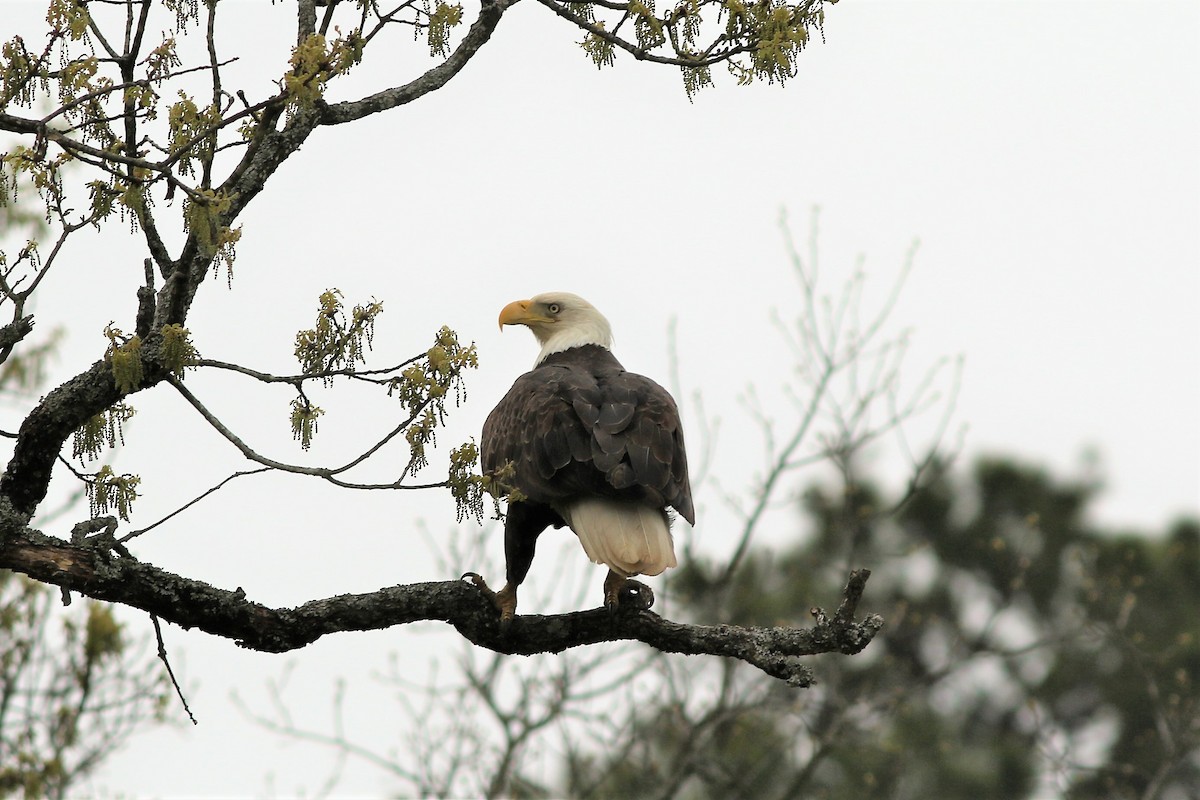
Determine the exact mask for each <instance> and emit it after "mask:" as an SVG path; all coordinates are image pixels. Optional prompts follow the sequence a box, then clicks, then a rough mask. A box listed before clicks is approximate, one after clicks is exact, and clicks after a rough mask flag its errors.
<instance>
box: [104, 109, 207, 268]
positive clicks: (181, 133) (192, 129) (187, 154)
mask: <svg viewBox="0 0 1200 800" xmlns="http://www.w3.org/2000/svg"><path fill="white" fill-rule="evenodd" d="M146 91H147V90H142V91H139V92H137V94H136V99H137V100H139V101H142V102H147V101H149V100H150V99H151V98H152V97H153V95H152V94H150V95H147V94H146ZM126 97H127V98H129V97H130V95H129V94H128V92H127V94H126ZM167 122H168V124H169V125H170V139H169V140H168V143H169V145H170V149H171V152H173V153H179V154H180V155H179V159H178V161H177V162H176V163H177V164H178V168H177V169H178V171H179V174H180V175H194V174H195V165H196V164H197V163H204V162H205V161H207V160H209V159H210V158H211V157H212V155H213V152H214V150H215V148H216V138H215V135H214V134H215V132H216V130H217V126H218V125H219V124H220V122H221V109H220V108H219V107H218V106H216V105H214V104H212V103H210V104H208V105H207V106H204V107H203V108H200V107H198V106H197V105H196V101H195V100H193V99H192V98H191V97H189V96H188V95H187V94H185V93H184V92H183V91H180V92H179V101H178V102H176V103H174V104H172V105H171V107H170V109H168V111H167ZM206 197H207V198H213V197H214V195H212V193H211V192H210V193H208V194H207V195H206ZM213 205H217V204H216V203H213ZM224 206H225V207H224V209H222V210H223V211H224V210H228V202H225V203H224ZM189 222H190V221H189ZM206 244H208V243H207V242H204V243H202V246H205V245H206Z"/></svg>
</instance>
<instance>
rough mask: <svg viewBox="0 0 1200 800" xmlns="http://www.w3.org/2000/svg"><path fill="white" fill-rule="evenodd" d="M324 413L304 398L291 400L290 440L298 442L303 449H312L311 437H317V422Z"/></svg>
mask: <svg viewBox="0 0 1200 800" xmlns="http://www.w3.org/2000/svg"><path fill="white" fill-rule="evenodd" d="M324 413H325V412H324V411H323V410H322V409H320V408H318V407H317V406H314V405H312V404H311V403H309V402H308V399H307V398H305V397H297V398H295V399H293V400H292V416H291V419H292V438H294V439H295V440H296V441H298V442H299V443H300V447H302V448H303V449H305V450H307V449H308V448H310V447H312V440H313V437H314V436H316V435H317V420H318V419H319V418H320V417H321V416H322V415H323V414H324Z"/></svg>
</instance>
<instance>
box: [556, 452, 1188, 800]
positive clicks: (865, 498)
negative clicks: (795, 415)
mask: <svg viewBox="0 0 1200 800" xmlns="http://www.w3.org/2000/svg"><path fill="white" fill-rule="evenodd" d="M939 475H940V477H938V479H937V480H936V481H934V482H933V483H932V484H931V485H929V486H928V487H927V488H924V489H922V490H921V491H919V492H917V493H915V494H913V495H912V496H911V497H908V498H906V501H905V502H902V503H898V501H895V500H891V501H889V500H888V498H886V496H885V493H884V492H882V491H881V490H880V489H878V488H877V487H875V486H872V485H870V484H868V483H863V482H859V481H857V480H855V479H853V477H850V472H849V470H847V471H846V480H845V482H844V484H843V485H842V487H841V488H840V490H836V491H835V490H830V489H828V488H824V489H816V488H814V489H812V490H810V491H808V492H807V493H806V494H805V495H804V499H803V513H804V518H805V522H804V526H803V530H804V535H803V537H802V538H801V539H800V541H799V542H798V543H797V544H796V545H795V546H794V547H792V548H790V549H788V550H785V551H781V552H772V551H770V550H767V549H765V548H761V547H760V548H757V549H755V550H753V551H752V552H751V554H750V555H749V556H748V557H747V558H746V559H745V560H744V561H743V563H742V564H741V565H740V567H739V568H738V569H737V571H736V572H734V573H733V574H731V575H725V574H724V573H722V572H721V571H720V570H719V569H718V568H717V566H716V565H714V564H713V563H709V562H704V561H695V560H693V561H691V562H690V563H687V564H685V565H683V566H682V567H681V568H680V569H679V571H678V573H677V575H676V576H675V577H674V580H673V582H672V589H673V592H674V594H675V603H676V605H675V606H674V607H675V609H676V613H677V614H679V613H680V612H681V611H683V609H685V608H686V609H690V610H691V612H692V613H694V614H695V615H696V616H697V617H699V618H707V619H714V618H715V619H723V620H726V621H728V622H730V623H736V624H741V625H777V624H793V625H794V624H803V623H804V622H805V621H806V620H805V617H806V616H807V613H808V607H809V604H810V603H811V602H812V598H818V597H828V596H830V595H831V594H832V595H836V593H837V591H838V590H839V588H840V583H841V581H843V580H844V576H845V574H846V570H845V567H846V566H851V565H853V566H866V567H869V568H871V569H872V570H873V571H874V573H873V575H872V578H871V583H870V585H869V587H868V590H867V595H866V599H865V606H866V610H868V611H872V612H877V613H881V614H882V615H883V616H884V618H885V619H886V620H887V627H885V629H884V631H883V634H882V635H881V636H880V637H878V638H877V639H876V640H875V642H874V643H873V644H872V645H871V646H870V647H869V648H868V650H867V651H866V652H865V653H864V654H863V656H862V657H859V658H854V659H838V658H824V657H819V660H818V661H817V663H816V664H815V667H816V671H817V674H818V676H820V679H821V681H822V684H821V685H820V686H818V687H817V689H816V690H814V691H810V692H807V693H804V694H803V695H795V694H791V693H789V691H788V690H787V689H785V688H781V687H777V686H771V685H770V683H769V682H767V681H763V680H760V679H758V678H757V677H755V676H752V675H750V674H749V673H748V672H747V671H745V670H743V669H741V668H740V667H738V666H737V665H736V664H727V665H725V666H724V667H723V671H722V672H721V674H719V675H717V674H714V673H713V672H708V673H705V675H704V676H703V677H701V676H697V675H693V676H692V677H693V680H692V682H691V684H690V689H689V690H688V691H687V692H686V693H685V696H683V699H682V700H681V699H680V696H672V695H671V694H670V693H667V694H665V695H664V700H663V702H662V703H660V704H652V705H651V706H649V707H643V708H641V709H639V710H638V711H637V712H636V714H635V717H636V722H635V723H634V724H633V725H631V726H629V727H628V728H627V729H626V731H625V734H624V735H625V737H626V739H627V741H624V742H619V743H614V744H612V745H611V746H609V747H606V749H605V750H606V754H607V755H606V757H605V758H603V759H594V760H593V759H588V758H585V757H582V756H580V755H579V754H572V755H571V756H570V758H569V762H570V763H568V765H567V766H568V769H567V774H568V787H567V788H568V791H569V793H570V794H571V795H572V796H586V797H631V796H639V797H647V796H657V797H674V798H718V797H719V798H726V797H756V798H792V797H805V798H809V797H811V798H837V799H841V798H846V800H849V799H850V798H863V797H887V798H897V799H898V800H900V799H902V798H928V797H938V798H971V799H972V800H983V798H996V799H997V800H1000V799H1002V798H1003V799H1004V800H1011V799H1012V798H1039V799H1040V798H1053V797H1063V798H1080V799H1082V798H1141V799H1143V800H1149V799H1150V798H1180V800H1183V799H1184V798H1196V797H1200V696H1198V695H1200V693H1198V692H1197V688H1196V685H1197V682H1198V681H1200V616H1198V614H1197V610H1198V609H1200V523H1198V522H1197V521H1196V520H1194V519H1193V520H1183V521H1180V522H1178V523H1176V524H1175V525H1174V526H1173V527H1171V529H1170V530H1169V531H1167V532H1166V533H1165V534H1158V535H1147V534H1142V533H1137V532H1127V533H1119V534H1117V533H1113V532H1109V531H1105V530H1101V529H1099V528H1097V527H1096V526H1095V525H1094V524H1092V523H1091V522H1090V521H1089V518H1088V511H1089V505H1090V503H1091V502H1092V501H1093V500H1094V499H1095V497H1096V495H1097V492H1098V487H1097V486H1096V485H1094V484H1091V483H1087V482H1079V481H1071V480H1062V479H1058V478H1055V477H1052V476H1050V475H1048V474H1046V473H1045V472H1043V471H1042V470H1039V469H1036V468H1033V467H1030V466H1028V465H1024V464H1020V463H1016V462H1013V461H1008V460H996V459H992V460H983V461H981V462H979V463H978V464H977V465H976V466H975V467H974V469H973V470H972V471H971V472H970V474H969V475H968V476H966V477H965V478H960V477H956V476H955V475H954V474H953V473H950V472H947V471H945V470H942V471H940V472H939ZM714 680H719V681H720V682H721V684H720V685H721V686H723V687H724V686H729V685H733V686H736V687H737V689H736V691H725V690H721V691H716V692H713V691H711V688H712V687H713V686H714V685H715V684H714V683H713V681H714ZM705 686H708V687H709V689H710V691H708V692H705V691H704V689H703V688H702V687H705ZM713 695H715V696H717V697H718V698H719V699H717V700H711V699H708V698H710V697H712V696H713ZM647 787H652V788H651V789H650V790H649V793H647Z"/></svg>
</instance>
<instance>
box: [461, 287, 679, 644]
mask: <svg viewBox="0 0 1200 800" xmlns="http://www.w3.org/2000/svg"><path fill="white" fill-rule="evenodd" d="M505 325H525V326H526V327H528V328H529V329H530V330H531V331H532V332H533V335H534V336H536V337H537V340H538V342H540V343H541V345H542V349H541V352H539V353H538V356H537V360H536V361H535V362H534V367H533V369H532V370H530V371H529V372H526V373H525V374H524V375H522V376H520V377H519V378H517V380H516V382H515V383H514V384H513V385H512V388H511V389H509V390H508V394H506V395H505V396H504V398H503V399H501V401H500V403H499V404H498V405H497V406H496V408H495V409H494V410H493V411H492V413H491V414H489V415H488V418H487V421H486V422H485V423H484V425H483V439H482V442H481V450H482V462H483V471H484V474H485V475H489V474H490V475H497V474H498V473H499V474H503V475H506V477H504V478H503V480H502V483H503V484H504V485H505V486H506V487H507V488H508V489H509V490H510V496H509V503H508V513H507V515H506V517H505V523H504V556H505V566H506V573H507V574H506V578H507V583H506V584H505V586H504V588H503V589H502V590H500V591H499V592H497V593H495V594H494V595H491V597H492V599H493V602H494V603H495V604H496V606H497V608H498V609H499V610H500V618H501V623H502V624H505V625H507V624H508V623H509V622H510V621H511V620H512V618H513V615H514V614H515V613H516V607H517V587H518V586H520V584H521V582H522V581H524V580H525V576H526V575H527V574H528V572H529V566H530V564H531V563H532V561H533V552H534V546H535V544H536V543H537V538H538V536H539V535H540V534H541V533H542V531H544V530H545V529H546V528H547V527H549V526H554V527H555V528H561V527H563V526H564V525H566V526H569V527H570V528H571V530H573V531H574V532H575V534H576V535H577V536H578V537H579V542H580V544H582V545H583V549H584V552H586V553H587V556H588V558H590V559H591V560H592V561H594V562H596V563H597V564H605V565H607V566H608V576H607V577H606V578H605V581H604V604H605V606H606V607H607V608H608V609H609V610H610V611H611V610H613V609H615V608H616V606H617V602H618V598H619V592H620V589H621V587H622V586H623V585H624V584H625V580H626V579H627V578H629V577H630V576H633V575H658V574H659V573H661V572H662V571H663V570H665V569H667V568H668V567H674V566H675V565H676V563H677V562H676V560H675V548H674V543H673V541H672V539H671V529H670V525H671V520H670V518H669V517H668V509H670V508H673V509H675V511H677V512H678V513H679V515H680V516H681V517H683V518H684V519H686V520H687V521H688V523H689V524H695V517H696V515H695V511H694V510H693V508H692V490H691V486H690V485H689V484H688V469H687V456H686V454H685V452H684V447H683V429H682V428H681V427H680V424H679V411H678V409H677V408H676V407H675V401H674V400H673V399H672V398H671V395H670V394H669V393H668V392H667V390H666V389H664V388H663V387H661V386H659V385H658V384H657V383H655V382H654V381H652V380H650V379H649V378H646V377H643V376H641V375H636V374H634V373H632V372H626V371H625V369H624V368H623V367H622V366H621V363H620V362H619V361H617V359H616V358H615V357H614V356H613V354H612V353H611V352H610V350H609V348H610V346H611V344H612V330H611V328H610V327H609V324H608V320H607V319H605V318H604V315H602V314H601V313H600V312H599V311H597V310H596V309H595V308H594V307H592V305H591V304H590V303H588V302H587V301H586V300H584V299H583V298H582V297H579V296H577V295H574V294H570V293H567V292H549V293H546V294H539V295H537V296H536V297H533V298H532V299H530V300H518V301H516V302H513V303H509V304H508V305H507V306H505V307H504V310H503V311H501V312H500V328H501V330H503V329H504V326H505ZM506 467H507V468H508V470H507V472H504V470H505V468H506ZM511 490H515V492H511ZM475 577H477V576H475ZM476 582H477V583H479V584H480V585H483V584H482V579H479V580H477V581H476ZM484 588H485V589H486V586H484ZM489 593H490V590H489Z"/></svg>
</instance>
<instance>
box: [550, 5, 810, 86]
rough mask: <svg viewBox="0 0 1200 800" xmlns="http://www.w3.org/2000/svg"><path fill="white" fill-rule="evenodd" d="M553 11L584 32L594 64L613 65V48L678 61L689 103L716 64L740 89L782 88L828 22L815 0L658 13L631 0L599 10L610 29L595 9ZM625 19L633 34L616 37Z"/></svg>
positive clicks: (565, 7)
mask: <svg viewBox="0 0 1200 800" xmlns="http://www.w3.org/2000/svg"><path fill="white" fill-rule="evenodd" d="M558 7H559V8H561V13H563V15H564V16H567V17H568V18H570V19H572V20H574V21H575V22H576V24H578V25H579V26H580V27H581V28H583V30H584V31H586V35H585V36H584V38H583V41H582V42H580V46H581V47H582V48H583V50H584V52H585V53H586V54H587V56H588V58H590V59H591V60H592V62H593V63H594V64H595V65H596V66H597V67H607V66H612V64H613V63H614V62H615V57H616V52H617V49H618V48H621V49H626V50H629V51H631V52H632V53H633V54H634V55H635V56H636V57H637V58H641V59H646V58H650V57H653V58H655V59H658V60H663V61H666V62H667V63H673V64H676V65H677V66H678V67H679V68H680V70H681V71H682V73H683V84H684V89H685V90H686V92H687V94H688V97H689V98H691V97H692V96H693V95H695V93H696V92H697V91H699V90H700V89H701V88H703V87H705V86H710V85H712V72H711V68H712V66H713V65H714V64H718V63H721V62H724V63H725V64H726V66H727V68H728V69H729V71H730V72H731V73H732V74H733V75H734V76H735V77H736V78H737V80H738V83H739V84H741V85H745V84H748V83H752V82H753V81H754V80H766V81H767V82H768V83H778V84H780V85H782V84H783V83H785V82H786V81H787V79H788V78H790V77H792V76H794V75H795V74H796V68H797V58H798V56H799V55H800V52H801V51H802V50H803V49H804V47H805V46H806V45H807V44H808V42H809V40H810V38H811V35H812V32H813V31H814V30H816V31H819V30H820V29H821V26H822V25H823V24H824V19H825V12H824V9H823V6H822V3H820V2H799V3H787V2H783V0H762V2H746V1H745V0H682V2H679V3H675V4H673V5H672V7H671V8H670V10H668V11H666V12H665V13H661V14H660V13H658V12H657V10H656V9H655V7H654V3H653V2H644V1H643V0H628V1H627V2H625V3H619V4H617V5H615V6H608V5H605V6H604V7H603V8H604V9H606V10H608V11H609V12H611V13H612V14H613V15H614V17H615V25H613V26H612V27H611V28H610V27H609V25H608V24H607V23H606V21H605V20H602V19H596V16H595V14H596V10H597V9H596V7H595V6H593V5H592V4H588V3H570V2H567V3H562V4H561V5H560V6H558ZM629 21H632V27H633V36H632V37H629V36H628V35H625V34H622V32H621V28H622V27H623V26H624V25H625V24H626V23H627V22H629ZM717 31H719V33H718V32H717Z"/></svg>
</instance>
